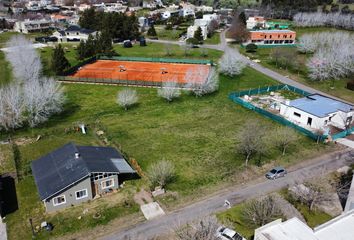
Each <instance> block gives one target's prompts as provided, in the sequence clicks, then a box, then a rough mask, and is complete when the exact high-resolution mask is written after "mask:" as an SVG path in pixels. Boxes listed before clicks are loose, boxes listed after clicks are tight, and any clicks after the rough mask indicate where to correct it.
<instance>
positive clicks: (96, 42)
mask: <svg viewBox="0 0 354 240" xmlns="http://www.w3.org/2000/svg"><path fill="white" fill-rule="evenodd" d="M96 54H104V55H107V56H113V55H115V54H116V53H115V51H114V49H113V45H112V38H111V36H110V34H109V33H108V32H106V31H103V32H101V33H97V34H96V35H95V36H93V35H91V34H90V35H89V37H88V39H87V41H84V40H81V41H80V44H79V46H78V48H77V58H78V59H80V60H82V59H85V58H89V57H92V56H94V55H96Z"/></svg>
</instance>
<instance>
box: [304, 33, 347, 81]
mask: <svg viewBox="0 0 354 240" xmlns="http://www.w3.org/2000/svg"><path fill="white" fill-rule="evenodd" d="M298 50H299V51H300V52H302V53H314V54H313V56H312V57H311V58H310V59H309V60H308V62H307V64H306V66H307V68H308V71H309V77H310V78H311V79H312V80H317V81H322V80H335V79H338V78H342V77H345V76H348V75H350V74H352V73H353V72H354V61H353V57H354V37H353V35H352V34H349V33H346V32H321V33H313V34H305V35H303V36H302V37H301V38H300V39H299V45H298Z"/></svg>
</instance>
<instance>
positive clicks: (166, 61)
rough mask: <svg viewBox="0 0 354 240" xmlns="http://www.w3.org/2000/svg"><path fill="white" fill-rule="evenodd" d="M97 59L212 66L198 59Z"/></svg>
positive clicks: (114, 57) (211, 63) (101, 57)
mask: <svg viewBox="0 0 354 240" xmlns="http://www.w3.org/2000/svg"><path fill="white" fill-rule="evenodd" d="M97 59H101V60H115V61H132V62H162V63H185V64H204V65H207V64H209V65H213V61H211V60H200V59H175V58H145V57H116V56H113V57H110V56H104V55H97Z"/></svg>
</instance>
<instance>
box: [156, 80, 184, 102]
mask: <svg viewBox="0 0 354 240" xmlns="http://www.w3.org/2000/svg"><path fill="white" fill-rule="evenodd" d="M157 94H158V95H159V96H160V97H162V98H164V99H166V100H167V102H172V101H173V99H175V98H178V97H179V96H180V95H181V91H180V90H179V89H178V86H177V83H176V81H171V82H164V83H163V84H162V88H160V89H158V91H157Z"/></svg>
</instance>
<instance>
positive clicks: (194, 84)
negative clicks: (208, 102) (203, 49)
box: [185, 68, 219, 97]
mask: <svg viewBox="0 0 354 240" xmlns="http://www.w3.org/2000/svg"><path fill="white" fill-rule="evenodd" d="M204 73H205V69H204V68H196V69H195V68H193V69H189V70H187V72H186V76H185V79H186V81H187V84H186V88H189V89H190V90H191V91H192V92H193V94H194V95H195V96H196V97H201V96H203V95H207V94H210V93H213V92H215V91H217V90H218V88H219V75H218V72H217V71H216V69H215V68H211V69H210V71H209V74H208V77H207V79H206V80H205V81H203V78H204V77H205V76H204Z"/></svg>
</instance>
